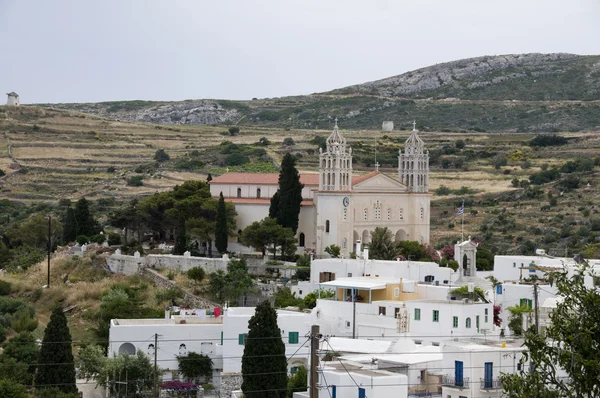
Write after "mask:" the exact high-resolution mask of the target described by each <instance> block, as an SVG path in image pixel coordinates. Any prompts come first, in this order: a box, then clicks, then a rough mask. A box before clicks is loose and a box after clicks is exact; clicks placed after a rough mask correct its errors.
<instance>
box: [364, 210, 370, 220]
mask: <svg viewBox="0 0 600 398" xmlns="http://www.w3.org/2000/svg"><path fill="white" fill-rule="evenodd" d="M364 218H365V221H366V220H367V219H368V218H369V210H367V209H365V212H364Z"/></svg>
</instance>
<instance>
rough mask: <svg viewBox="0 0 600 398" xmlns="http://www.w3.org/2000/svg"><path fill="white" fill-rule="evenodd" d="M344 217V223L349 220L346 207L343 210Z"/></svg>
mask: <svg viewBox="0 0 600 398" xmlns="http://www.w3.org/2000/svg"><path fill="white" fill-rule="evenodd" d="M342 217H343V218H344V221H346V220H348V209H347V208H345V207H344V210H342Z"/></svg>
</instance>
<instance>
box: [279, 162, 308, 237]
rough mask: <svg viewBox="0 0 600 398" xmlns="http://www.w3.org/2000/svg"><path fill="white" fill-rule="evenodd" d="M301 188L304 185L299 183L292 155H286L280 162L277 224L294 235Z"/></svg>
mask: <svg viewBox="0 0 600 398" xmlns="http://www.w3.org/2000/svg"><path fill="white" fill-rule="evenodd" d="M302 188H304V185H303V184H301V183H300V173H298V170H297V169H296V158H295V157H294V156H292V154H290V153H286V154H285V156H284V157H283V160H282V161H281V170H280V172H279V189H278V191H277V192H279V205H278V212H277V223H279V224H280V225H281V226H283V227H285V228H290V229H291V230H292V232H293V233H294V235H295V234H296V231H297V230H298V218H299V216H300V204H301V203H302Z"/></svg>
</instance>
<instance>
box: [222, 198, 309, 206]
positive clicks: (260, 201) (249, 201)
mask: <svg viewBox="0 0 600 398" xmlns="http://www.w3.org/2000/svg"><path fill="white" fill-rule="evenodd" d="M224 199H225V201H226V202H231V203H234V204H242V205H265V206H269V205H270V204H271V199H269V198H224ZM300 205H301V206H312V205H313V200H312V199H305V200H303V201H302V203H300Z"/></svg>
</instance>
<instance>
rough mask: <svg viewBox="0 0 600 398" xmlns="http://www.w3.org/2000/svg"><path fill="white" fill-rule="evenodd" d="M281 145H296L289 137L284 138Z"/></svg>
mask: <svg viewBox="0 0 600 398" xmlns="http://www.w3.org/2000/svg"><path fill="white" fill-rule="evenodd" d="M283 145H285V146H294V145H296V142H295V141H294V139H293V138H291V137H286V138H284V140H283Z"/></svg>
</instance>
